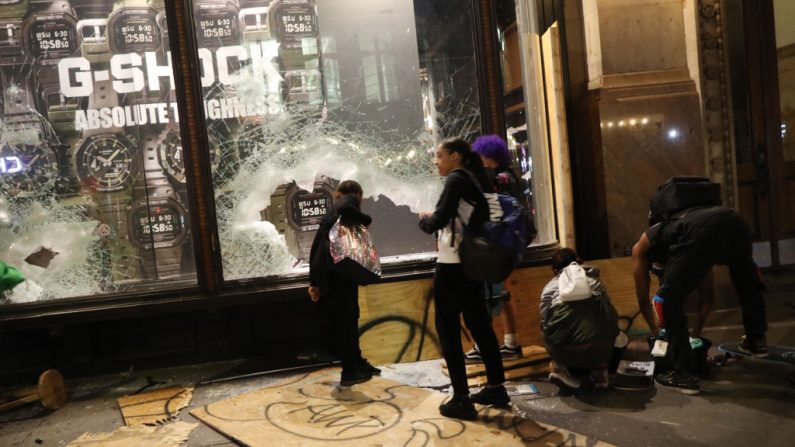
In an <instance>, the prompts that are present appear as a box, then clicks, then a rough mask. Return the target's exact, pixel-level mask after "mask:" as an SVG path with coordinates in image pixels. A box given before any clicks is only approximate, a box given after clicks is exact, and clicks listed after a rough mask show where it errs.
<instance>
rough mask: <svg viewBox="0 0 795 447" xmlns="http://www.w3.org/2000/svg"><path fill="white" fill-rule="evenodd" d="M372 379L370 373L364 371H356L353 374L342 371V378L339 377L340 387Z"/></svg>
mask: <svg viewBox="0 0 795 447" xmlns="http://www.w3.org/2000/svg"><path fill="white" fill-rule="evenodd" d="M372 378H373V375H372V373H370V371H366V370H360V369H357V370H356V372H354V373H349V372H347V371H343V372H342V377H340V386H352V385H356V384H357V383H362V382H367V381H368V380H370V379H372Z"/></svg>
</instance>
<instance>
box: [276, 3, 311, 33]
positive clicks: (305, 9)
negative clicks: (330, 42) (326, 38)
mask: <svg viewBox="0 0 795 447" xmlns="http://www.w3.org/2000/svg"><path fill="white" fill-rule="evenodd" d="M271 14H272V15H273V21H274V22H275V24H276V29H275V32H276V35H277V36H279V37H282V38H284V37H294V38H301V37H315V36H317V35H318V30H317V13H315V8H314V6H313V5H312V4H311V3H309V2H308V1H306V0H297V1H296V0H293V1H284V2H282V3H281V4H280V5H279V7H278V8H277V9H276V11H271Z"/></svg>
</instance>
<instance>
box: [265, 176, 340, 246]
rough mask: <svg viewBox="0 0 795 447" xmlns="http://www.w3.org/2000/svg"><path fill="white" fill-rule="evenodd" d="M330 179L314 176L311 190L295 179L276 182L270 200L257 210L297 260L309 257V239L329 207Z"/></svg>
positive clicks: (332, 189)
mask: <svg viewBox="0 0 795 447" xmlns="http://www.w3.org/2000/svg"><path fill="white" fill-rule="evenodd" d="M333 194H334V182H333V181H332V179H331V178H329V177H327V176H325V175H317V176H315V183H314V186H313V188H312V191H307V190H304V189H301V188H299V187H298V185H297V184H296V183H295V182H291V183H287V184H283V185H280V186H279V187H278V188H276V191H274V193H273V194H271V203H270V205H268V207H267V208H266V209H265V210H263V211H262V212H261V215H262V219H263V220H268V221H270V222H271V223H272V224H273V225H274V226H275V227H276V230H277V231H278V232H279V233H280V234H283V235H284V239H285V242H286V243H287V250H288V251H289V252H290V254H292V255H293V256H294V257H296V258H297V259H300V260H304V261H309V254H310V251H311V249H312V241H313V240H314V238H315V233H316V232H317V229H318V228H319V227H320V221H321V220H322V219H323V217H325V216H326V214H327V213H328V212H329V211H330V210H331V209H332V205H333Z"/></svg>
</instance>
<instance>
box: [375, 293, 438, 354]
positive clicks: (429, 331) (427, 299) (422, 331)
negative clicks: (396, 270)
mask: <svg viewBox="0 0 795 447" xmlns="http://www.w3.org/2000/svg"><path fill="white" fill-rule="evenodd" d="M359 307H360V310H361V312H360V313H361V316H360V317H359V331H360V332H361V333H362V335H361V337H360V340H359V343H360V345H361V349H362V352H363V353H364V356H365V357H366V358H367V359H368V360H369V361H370V362H371V363H373V364H376V365H382V364H386V363H400V362H414V361H418V360H430V359H437V358H439V357H441V348H440V346H439V341H438V337H437V335H436V326H435V325H434V318H435V317H434V315H435V313H434V308H433V281H432V280H430V279H422V280H415V281H401V282H393V283H387V284H374V285H371V286H367V287H361V288H360V289H359Z"/></svg>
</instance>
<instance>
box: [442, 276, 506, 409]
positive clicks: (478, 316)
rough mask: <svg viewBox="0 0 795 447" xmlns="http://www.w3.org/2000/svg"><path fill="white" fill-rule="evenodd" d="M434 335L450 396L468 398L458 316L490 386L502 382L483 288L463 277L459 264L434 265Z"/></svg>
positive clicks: (495, 337) (498, 350)
mask: <svg viewBox="0 0 795 447" xmlns="http://www.w3.org/2000/svg"><path fill="white" fill-rule="evenodd" d="M433 290H434V308H435V311H436V332H437V333H438V334H439V341H440V343H441V344H442V354H443V355H444V360H445V361H446V362H447V370H448V371H449V373H450V381H451V382H452V384H453V392H454V393H455V394H456V395H468V394H469V385H468V383H467V375H466V374H467V373H466V365H465V363H464V349H463V347H462V345H461V319H460V318H461V313H462V312H463V314H464V322H465V323H466V325H467V327H468V328H469V331H470V332H471V333H472V336H473V337H474V338H475V343H477V344H478V349H479V350H480V354H481V355H482V356H483V363H485V365H486V377H487V378H488V383H489V384H490V385H499V384H502V383H503V382H504V381H505V373H504V371H503V368H502V357H501V356H500V347H499V345H498V344H497V336H496V335H494V329H492V327H491V316H490V315H489V313H488V311H487V310H486V300H485V297H484V296H483V284H482V283H480V282H476V281H470V280H469V279H467V278H466V276H464V271H463V270H462V269H461V265H460V264H436V274H435V275H434V278H433Z"/></svg>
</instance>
